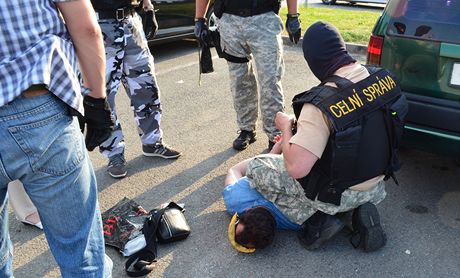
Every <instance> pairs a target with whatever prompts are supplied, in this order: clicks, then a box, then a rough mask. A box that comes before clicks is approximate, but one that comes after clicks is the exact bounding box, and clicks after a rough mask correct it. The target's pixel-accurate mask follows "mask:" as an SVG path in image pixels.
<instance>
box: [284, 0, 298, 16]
mask: <svg viewBox="0 0 460 278" xmlns="http://www.w3.org/2000/svg"><path fill="white" fill-rule="evenodd" d="M286 2H287V8H288V14H297V13H298V9H297V0H286Z"/></svg>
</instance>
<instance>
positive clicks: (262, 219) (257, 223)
mask: <svg viewBox="0 0 460 278" xmlns="http://www.w3.org/2000/svg"><path fill="white" fill-rule="evenodd" d="M275 229H276V221H275V218H274V217H273V215H272V214H271V213H270V211H269V210H268V209H266V208H265V207H263V206H258V207H254V208H250V209H247V210H246V211H244V212H243V213H241V214H240V215H238V214H237V213H235V214H234V215H233V217H232V219H231V221H230V224H229V226H228V237H229V240H230V243H231V244H232V246H233V247H234V248H235V249H236V250H238V251H239V252H243V253H252V252H254V251H256V250H257V249H263V248H265V247H267V246H269V245H270V244H271V243H272V242H273V238H274V236H275Z"/></svg>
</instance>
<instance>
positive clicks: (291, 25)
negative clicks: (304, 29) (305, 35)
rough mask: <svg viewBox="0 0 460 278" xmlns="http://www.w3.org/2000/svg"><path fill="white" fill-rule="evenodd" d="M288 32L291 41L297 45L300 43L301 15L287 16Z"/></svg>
mask: <svg viewBox="0 0 460 278" xmlns="http://www.w3.org/2000/svg"><path fill="white" fill-rule="evenodd" d="M286 30H287V32H288V34H289V40H290V41H291V42H293V43H295V44H297V43H298V42H299V39H300V32H301V28H300V19H299V14H288V15H287V19H286Z"/></svg>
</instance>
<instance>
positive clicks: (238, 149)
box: [233, 137, 257, 151]
mask: <svg viewBox="0 0 460 278" xmlns="http://www.w3.org/2000/svg"><path fill="white" fill-rule="evenodd" d="M255 141H257V138H256V137H254V138H252V139H251V140H249V143H248V144H247V145H246V146H244V147H242V148H238V147H236V146H235V144H233V148H234V149H235V150H237V151H242V150H245V149H247V148H248V147H249V145H250V144H252V143H254V142H255Z"/></svg>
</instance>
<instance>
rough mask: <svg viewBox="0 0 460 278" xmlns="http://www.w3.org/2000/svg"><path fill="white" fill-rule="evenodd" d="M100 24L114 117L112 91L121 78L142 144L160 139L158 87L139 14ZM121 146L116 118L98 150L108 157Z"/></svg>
mask: <svg viewBox="0 0 460 278" xmlns="http://www.w3.org/2000/svg"><path fill="white" fill-rule="evenodd" d="M100 25H101V29H102V31H103V33H104V42H105V47H106V60H107V70H106V72H107V74H106V77H107V91H108V92H107V95H108V98H109V104H110V105H111V107H112V109H113V111H114V112H113V113H114V117H115V119H117V116H116V112H115V111H116V107H115V95H116V93H117V91H118V87H119V84H120V81H121V82H122V83H123V86H124V87H125V90H126V93H127V95H128V97H129V99H130V106H131V109H132V110H133V112H134V120H135V122H136V125H137V129H138V133H139V136H140V138H141V142H142V144H155V143H157V142H161V140H162V131H161V128H160V122H161V105H160V91H159V89H158V86H157V81H156V78H155V68H154V62H153V56H152V55H151V53H150V50H149V48H148V45H147V41H146V39H145V36H144V33H143V30H142V23H141V21H140V17H139V16H138V15H137V14H134V15H133V16H132V17H128V18H127V19H125V20H124V21H122V22H117V21H115V20H112V21H102V22H100ZM123 149H124V142H123V134H122V132H121V125H120V123H119V121H118V119H117V128H116V130H115V131H114V132H113V133H112V136H111V137H110V138H109V139H108V140H106V141H105V142H104V143H102V144H101V146H100V151H101V153H102V154H104V155H105V156H108V157H110V156H112V155H114V154H117V153H120V152H122V151H123Z"/></svg>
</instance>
